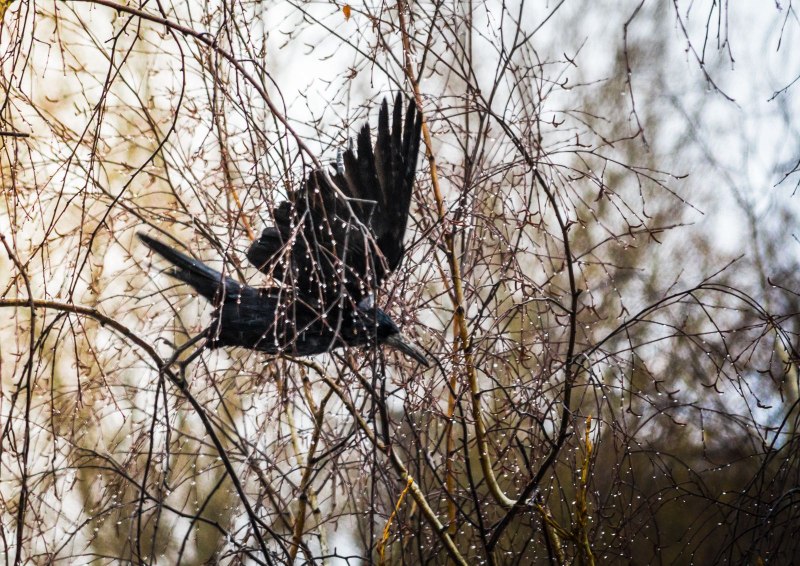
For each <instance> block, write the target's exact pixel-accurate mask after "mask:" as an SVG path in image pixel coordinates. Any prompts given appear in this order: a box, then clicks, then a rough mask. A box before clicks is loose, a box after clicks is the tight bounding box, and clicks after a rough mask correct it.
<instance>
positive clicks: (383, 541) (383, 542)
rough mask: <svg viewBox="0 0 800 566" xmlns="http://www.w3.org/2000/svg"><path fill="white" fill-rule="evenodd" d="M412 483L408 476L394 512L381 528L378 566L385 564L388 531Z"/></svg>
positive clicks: (412, 480) (412, 479)
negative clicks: (381, 536)
mask: <svg viewBox="0 0 800 566" xmlns="http://www.w3.org/2000/svg"><path fill="white" fill-rule="evenodd" d="M413 483H414V478H412V477H411V476H408V480H406V487H405V489H403V491H402V492H401V493H400V497H398V498H397V503H396V504H395V506H394V511H392V514H391V515H389V520H388V521H386V526H385V527H383V538H381V541H380V542H379V543H378V556H380V562H378V564H380V566H383V565H384V564H386V561H385V560H384V557H383V553H384V551H385V550H386V542H387V541H388V540H389V531H390V529H391V527H392V521H394V517H395V515H397V512H398V511H399V510H400V505H402V504H403V499H404V498H405V496H406V494H407V493H408V490H409V489H411V484H413Z"/></svg>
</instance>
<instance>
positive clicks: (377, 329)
mask: <svg viewBox="0 0 800 566" xmlns="http://www.w3.org/2000/svg"><path fill="white" fill-rule="evenodd" d="M356 313H357V318H358V323H359V325H360V326H362V327H363V328H364V329H366V330H367V331H368V333H369V334H371V335H373V336H375V337H376V338H377V340H378V344H385V345H387V346H390V347H392V348H395V349H397V350H400V351H401V352H403V353H404V354H406V355H408V356H411V357H412V358H414V359H415V360H417V361H418V362H419V363H421V364H422V365H424V366H426V367H427V366H429V365H430V362H429V361H428V358H426V357H425V351H424V350H423V349H422V348H420V347H419V346H417V345H416V344H414V343H413V342H412V341H411V340H409V339H408V338H406V337H405V336H404V335H403V333H402V332H400V329H399V328H398V327H397V325H396V324H395V323H394V321H393V320H392V319H391V317H390V316H389V315H388V314H386V313H385V312H384V311H382V310H381V309H379V308H378V307H376V306H375V304H374V302H373V301H372V300H368V299H365V300H363V301H361V302H359V303H358V305H357V307H356Z"/></svg>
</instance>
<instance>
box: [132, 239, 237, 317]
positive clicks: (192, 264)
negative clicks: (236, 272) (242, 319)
mask: <svg viewBox="0 0 800 566" xmlns="http://www.w3.org/2000/svg"><path fill="white" fill-rule="evenodd" d="M138 236H139V239H140V240H142V242H143V243H144V245H146V246H147V247H148V248H150V249H151V250H153V251H154V252H156V253H157V254H158V255H160V256H162V257H163V258H164V259H166V260H167V261H169V262H170V263H171V264H172V265H174V266H175V267H174V268H172V269H170V270H169V271H168V272H167V273H168V274H169V275H171V276H172V277H174V278H175V279H180V280H181V281H183V282H184V283H188V284H189V285H191V286H192V287H193V288H194V289H195V290H196V291H197V292H198V293H200V294H201V295H202V296H203V297H205V298H206V299H208V300H209V301H211V302H212V303H215V304H217V303H219V302H221V301H223V300H225V299H226V298H228V297H233V296H235V295H238V294H239V293H240V291H241V285H240V284H239V283H238V282H236V281H234V280H233V279H231V278H230V277H225V276H224V275H222V273H220V272H219V271H216V270H214V269H211V268H210V267H208V266H207V265H206V264H204V263H202V262H199V261H197V260H195V259H192V258H190V257H189V256H187V255H184V254H182V253H181V252H179V251H178V250H176V249H174V248H171V247H170V246H168V245H167V244H165V243H163V242H159V241H158V240H156V239H155V238H151V237H150V236H148V235H146V234H142V233H139V234H138Z"/></svg>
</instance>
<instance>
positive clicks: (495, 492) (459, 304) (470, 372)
mask: <svg viewBox="0 0 800 566" xmlns="http://www.w3.org/2000/svg"><path fill="white" fill-rule="evenodd" d="M397 12H398V19H399V22H400V35H401V37H402V40H403V55H404V62H405V74H406V78H407V79H408V82H409V83H410V84H411V87H412V89H413V90H414V98H415V100H416V103H417V109H418V110H419V113H420V115H421V116H422V139H423V141H424V142H425V156H426V157H427V159H428V165H429V166H430V172H431V184H432V186H433V194H434V197H435V199H436V210H437V212H438V215H439V221H440V222H441V223H442V226H444V221H445V220H446V216H447V211H446V210H445V206H444V198H443V197H442V191H441V187H440V185H439V173H438V169H437V167H436V158H435V157H434V155H433V143H432V141H431V134H430V130H429V128H428V121H427V120H426V119H425V115H424V114H423V112H422V96H421V94H420V90H419V83H418V82H417V80H416V79H415V78H414V68H413V65H412V63H411V52H412V50H411V40H410V38H409V35H408V30H407V28H406V19H405V5H404V2H403V0H398V2H397ZM444 242H445V248H446V250H447V260H448V263H449V264H450V275H451V279H452V283H453V298H454V301H453V308H454V315H453V332H454V334H455V335H456V336H458V338H459V339H460V341H461V350H462V352H463V355H464V366H465V369H466V372H467V380H468V382H469V389H470V399H471V401H472V417H473V419H474V420H475V437H476V440H477V442H478V456H479V458H480V463H481V470H482V471H483V476H484V478H485V479H486V484H487V485H488V486H489V491H490V492H491V493H492V496H493V497H494V499H495V500H496V501H497V502H498V503H499V504H500V505H501V506H503V507H505V508H507V509H509V508H511V507H513V506H514V504H515V503H516V502H515V501H514V500H513V499H510V498H509V497H508V496H506V494H505V493H503V490H502V489H501V488H500V485H499V484H498V483H497V478H496V477H495V475H494V470H493V469H492V460H491V458H490V456H489V442H488V440H487V438H486V425H485V424H484V422H483V412H482V410H481V390H480V387H479V384H478V373H477V371H476V370H475V362H474V358H473V356H472V344H471V343H470V339H469V331H468V328H467V321H466V316H465V310H464V288H463V279H462V277H461V266H460V264H459V261H458V254H457V253H456V248H455V242H454V240H453V235H452V234H451V233H450V231H449V230H447V229H445V230H444Z"/></svg>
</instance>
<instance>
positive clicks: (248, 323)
mask: <svg viewBox="0 0 800 566" xmlns="http://www.w3.org/2000/svg"><path fill="white" fill-rule="evenodd" d="M402 106H403V105H402V99H401V97H400V96H399V95H398V97H397V100H396V102H395V107H394V113H393V120H392V127H391V129H390V126H389V112H388V107H387V104H386V102H385V101H384V103H383V105H382V107H381V112H380V118H379V123H378V137H377V141H376V147H375V150H374V152H373V148H372V142H371V139H370V130H369V126H365V127H364V128H362V129H361V131H360V132H359V136H358V154H357V155H356V154H355V153H354V152H353V151H352V150H348V151H347V152H345V154H344V168H343V169H339V170H338V171H337V172H336V174H334V175H332V176H331V175H330V174H329V173H328V172H327V171H325V170H315V171H313V172H312V173H311V174H310V175H309V177H308V178H307V179H306V181H305V182H304V184H303V186H302V187H301V188H300V190H298V191H296V192H294V193H292V194H291V195H290V198H289V200H288V201H285V202H282V203H281V204H280V205H279V206H278V207H277V209H276V212H275V226H272V227H269V228H267V229H265V230H264V232H263V234H262V235H261V238H260V239H259V240H257V241H256V242H255V243H253V245H252V246H251V247H250V249H249V250H248V252H247V258H248V259H249V260H250V262H251V263H252V264H253V265H255V266H256V267H257V268H258V269H259V270H261V271H263V272H264V273H266V274H268V275H270V276H271V277H272V279H273V280H274V281H275V282H276V285H275V286H273V287H269V288H255V287H250V286H248V285H243V284H241V283H239V282H237V281H235V280H234V279H232V278H230V277H226V276H224V275H223V274H221V273H219V272H217V271H215V270H213V269H211V268H210V267H208V266H207V265H205V264H203V263H201V262H199V261H197V260H194V259H192V258H190V257H188V256H186V255H184V254H182V253H180V252H178V251H177V250H175V249H173V248H171V247H170V246H168V245H166V244H164V243H162V242H160V241H158V240H156V239H154V238H152V237H150V236H147V235H144V234H140V235H139V237H140V238H141V239H142V241H143V242H144V243H145V244H146V245H147V246H148V247H149V248H150V249H152V250H153V251H155V252H157V253H158V254H159V255H161V256H162V257H164V258H165V259H166V260H167V261H169V262H170V263H172V264H173V266H174V267H173V269H172V270H170V271H169V274H170V275H172V276H173V277H175V278H176V279H179V280H181V281H183V282H185V283H187V284H189V285H190V286H192V287H193V288H194V289H195V290H196V291H197V292H198V293H199V294H200V295H202V296H203V297H205V298H206V299H208V300H209V301H210V302H211V303H212V304H213V305H214V306H215V307H216V309H215V311H214V314H213V322H212V324H211V326H210V327H209V328H208V329H207V330H206V331H205V337H206V338H207V346H208V347H212V348H213V347H221V346H241V347H244V348H249V349H253V350H259V351H263V352H268V353H271V354H290V355H300V356H302V355H311V354H319V353H323V352H328V351H330V350H333V349H335V348H339V347H342V346H365V345H369V344H376V343H377V344H388V345H390V346H393V347H396V348H399V349H401V350H402V351H404V352H405V353H407V354H409V355H410V356H412V357H414V358H415V359H416V360H418V361H420V362H422V363H425V364H427V361H426V359H425V357H424V355H423V354H422V352H421V350H420V349H419V348H418V347H417V346H415V345H413V344H412V343H410V342H408V341H407V340H406V339H405V338H404V337H403V336H402V334H400V331H399V329H398V328H397V325H395V323H394V322H393V321H392V319H391V318H389V316H388V315H387V314H386V313H385V312H383V311H382V310H381V309H379V308H376V307H375V306H373V305H372V304H371V302H372V301H371V297H372V296H373V295H372V293H373V292H374V290H375V288H376V287H377V286H378V285H380V283H381V282H382V281H383V279H385V277H386V276H387V275H388V274H389V273H390V272H391V271H392V270H394V269H395V268H396V267H397V265H398V264H399V263H400V260H401V259H402V256H403V251H404V249H403V235H404V233H405V228H406V221H407V218H408V210H409V205H410V202H411V189H412V186H413V181H414V171H415V169H416V161H417V154H418V152H419V135H420V127H421V120H420V117H419V115H418V114H417V112H416V107H415V106H414V105H413V104H410V105H409V107H408V110H407V112H406V116H405V124H404V125H403V123H402V122H403V119H402Z"/></svg>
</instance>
